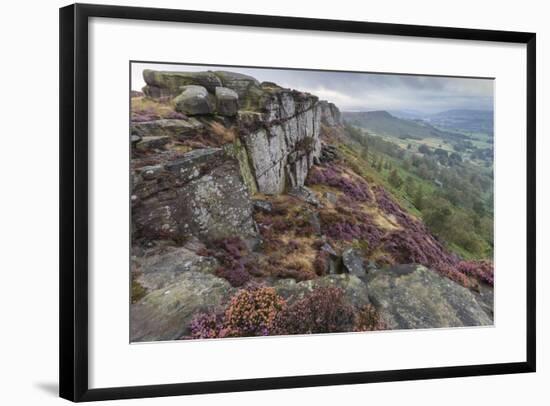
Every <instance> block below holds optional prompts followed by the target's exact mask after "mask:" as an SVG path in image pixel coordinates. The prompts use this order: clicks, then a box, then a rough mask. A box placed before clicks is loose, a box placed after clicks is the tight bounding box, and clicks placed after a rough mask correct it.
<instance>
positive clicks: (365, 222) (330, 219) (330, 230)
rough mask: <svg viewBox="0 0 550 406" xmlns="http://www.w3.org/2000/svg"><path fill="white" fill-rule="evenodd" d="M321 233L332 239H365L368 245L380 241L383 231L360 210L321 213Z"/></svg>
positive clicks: (374, 244)
mask: <svg viewBox="0 0 550 406" xmlns="http://www.w3.org/2000/svg"><path fill="white" fill-rule="evenodd" d="M321 226H322V229H323V233H324V234H326V235H327V237H329V238H331V239H332V240H341V241H352V240H359V239H360V240H365V241H367V243H368V245H369V247H375V246H377V245H378V244H379V243H380V240H381V238H382V235H383V232H382V231H381V230H380V229H379V228H378V227H377V226H376V225H375V224H374V222H373V220H372V218H371V217H370V216H369V215H368V214H366V213H363V212H360V211H349V212H344V211H343V210H339V212H337V213H332V212H324V213H321Z"/></svg>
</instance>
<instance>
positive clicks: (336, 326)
mask: <svg viewBox="0 0 550 406" xmlns="http://www.w3.org/2000/svg"><path fill="white" fill-rule="evenodd" d="M353 323H354V312H353V307H352V306H351V305H350V304H349V303H348V302H347V301H346V298H345V296H344V291H343V290H342V289H339V288H334V287H323V288H318V289H315V290H314V291H313V292H312V293H310V294H309V295H308V296H306V297H304V298H303V299H302V300H299V301H297V302H294V303H293V304H292V305H289V306H287V307H286V308H285V309H283V310H282V311H281V312H279V314H278V315H277V318H276V319H275V322H274V328H273V331H274V333H275V334H316V333H335V332H345V331H351V330H352V329H353Z"/></svg>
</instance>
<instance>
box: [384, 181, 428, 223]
mask: <svg viewBox="0 0 550 406" xmlns="http://www.w3.org/2000/svg"><path fill="white" fill-rule="evenodd" d="M373 189H374V195H375V196H376V203H377V205H378V207H379V208H380V209H382V211H383V212H384V213H386V214H389V215H393V216H394V217H395V218H396V219H397V221H398V222H399V224H401V225H402V226H403V227H406V228H415V229H416V228H418V226H419V224H418V222H417V221H416V220H415V219H413V218H412V217H411V216H409V215H408V214H407V213H406V212H405V211H404V210H403V209H402V208H401V206H399V204H397V203H396V202H395V200H393V198H392V197H391V196H390V194H389V193H388V192H387V191H386V190H385V189H384V188H382V187H380V186H374V187H373Z"/></svg>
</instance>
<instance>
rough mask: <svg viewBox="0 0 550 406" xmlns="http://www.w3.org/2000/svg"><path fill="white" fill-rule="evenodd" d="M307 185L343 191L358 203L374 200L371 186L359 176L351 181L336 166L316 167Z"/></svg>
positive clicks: (311, 172) (310, 173)
mask: <svg viewBox="0 0 550 406" xmlns="http://www.w3.org/2000/svg"><path fill="white" fill-rule="evenodd" d="M306 184H307V185H327V186H332V187H335V188H337V189H339V190H341V191H342V192H343V193H344V194H345V195H346V196H348V197H349V198H351V199H353V200H355V201H358V202H368V201H370V200H372V196H371V193H370V188H369V184H368V183H367V181H366V180H364V179H362V178H360V177H359V176H356V177H354V179H353V180H352V179H350V178H349V177H346V176H345V175H344V171H343V170H342V169H341V168H340V167H338V166H337V165H335V164H327V165H325V166H314V167H313V168H312V169H311V170H310V171H309V174H308V177H307V179H306Z"/></svg>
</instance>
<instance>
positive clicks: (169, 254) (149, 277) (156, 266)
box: [132, 247, 219, 290]
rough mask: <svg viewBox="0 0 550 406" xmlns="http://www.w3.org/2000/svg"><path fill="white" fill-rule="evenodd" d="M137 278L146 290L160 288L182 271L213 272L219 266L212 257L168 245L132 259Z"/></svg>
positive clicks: (176, 277) (174, 280)
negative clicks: (157, 250)
mask: <svg viewBox="0 0 550 406" xmlns="http://www.w3.org/2000/svg"><path fill="white" fill-rule="evenodd" d="M132 262H133V269H134V270H135V271H136V272H137V275H138V276H137V280H138V281H139V283H140V284H141V285H142V286H144V287H145V288H147V289H148V290H156V289H162V288H164V287H166V286H167V285H170V284H172V283H174V282H176V281H177V279H178V277H179V276H180V275H181V274H182V273H184V272H206V273H213V272H214V271H215V270H216V268H217V267H218V266H219V264H218V261H217V260H216V259H215V258H212V257H203V256H200V255H197V254H196V253H195V252H193V251H191V250H189V249H187V248H184V247H168V248H165V249H163V250H161V251H160V252H156V253H147V255H145V256H143V257H136V258H134V259H133V261H132Z"/></svg>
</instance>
